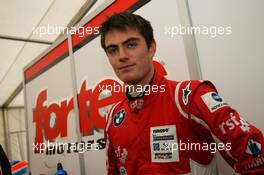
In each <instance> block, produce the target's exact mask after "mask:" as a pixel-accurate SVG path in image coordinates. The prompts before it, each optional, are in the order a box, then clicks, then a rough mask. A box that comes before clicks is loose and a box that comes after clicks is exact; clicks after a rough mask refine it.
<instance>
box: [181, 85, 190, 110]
mask: <svg viewBox="0 0 264 175" xmlns="http://www.w3.org/2000/svg"><path fill="white" fill-rule="evenodd" d="M190 86H191V82H189V83H188V84H187V86H186V87H185V88H184V89H182V101H183V104H184V105H187V104H188V102H189V95H190V94H191V92H192V91H191V90H190Z"/></svg>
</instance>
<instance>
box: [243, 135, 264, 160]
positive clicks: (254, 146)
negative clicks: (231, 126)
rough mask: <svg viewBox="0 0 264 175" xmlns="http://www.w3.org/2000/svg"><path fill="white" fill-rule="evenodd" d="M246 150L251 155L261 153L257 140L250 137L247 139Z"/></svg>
mask: <svg viewBox="0 0 264 175" xmlns="http://www.w3.org/2000/svg"><path fill="white" fill-rule="evenodd" d="M246 152H247V153H248V154H250V155H252V156H255V157H258V156H259V155H261V145H260V143H258V142H257V141H254V140H252V139H250V140H249V141H248V145H247V149H246Z"/></svg>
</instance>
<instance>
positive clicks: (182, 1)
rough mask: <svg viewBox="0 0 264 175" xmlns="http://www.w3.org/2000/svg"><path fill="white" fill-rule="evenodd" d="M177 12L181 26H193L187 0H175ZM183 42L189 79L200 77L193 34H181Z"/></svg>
mask: <svg viewBox="0 0 264 175" xmlns="http://www.w3.org/2000/svg"><path fill="white" fill-rule="evenodd" d="M177 5H178V12H179V17H180V21H181V24H182V25H183V26H187V25H188V26H193V24H192V20H191V14H190V9H189V4H188V0H177ZM182 37H183V44H184V48H185V54H186V58H187V63H188V71H189V74H190V79H197V80H199V79H202V78H203V77H202V72H201V66H200V61H199V55H198V50H197V45H196V40H195V36H194V34H188V35H183V36H182Z"/></svg>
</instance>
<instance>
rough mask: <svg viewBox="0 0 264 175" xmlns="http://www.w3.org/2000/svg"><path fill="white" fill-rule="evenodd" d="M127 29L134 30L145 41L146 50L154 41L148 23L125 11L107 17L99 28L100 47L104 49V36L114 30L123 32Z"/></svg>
mask: <svg viewBox="0 0 264 175" xmlns="http://www.w3.org/2000/svg"><path fill="white" fill-rule="evenodd" d="M128 28H135V29H136V30H137V31H138V32H139V33H140V34H141V35H142V36H143V37H144V39H145V41H146V44H147V46H148V48H149V47H150V45H151V43H152V42H153V41H154V37H153V29H152V26H151V24H150V22H149V21H147V20H146V19H144V18H143V17H141V16H139V15H136V14H133V13H131V12H128V11H125V12H121V13H116V14H114V15H113V16H111V17H109V18H108V19H107V20H106V21H105V22H104V23H103V24H102V25H101V27H100V33H101V46H102V48H103V49H105V36H106V34H107V33H108V32H109V31H111V30H114V29H117V30H121V31H125V30H127V29H128Z"/></svg>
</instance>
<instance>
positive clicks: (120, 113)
mask: <svg viewBox="0 0 264 175" xmlns="http://www.w3.org/2000/svg"><path fill="white" fill-rule="evenodd" d="M125 116H126V111H125V110H124V109H121V110H120V111H118V112H117V113H116V115H115V117H114V125H115V126H116V127H117V126H119V125H121V124H122V123H123V121H124V120H125Z"/></svg>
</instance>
